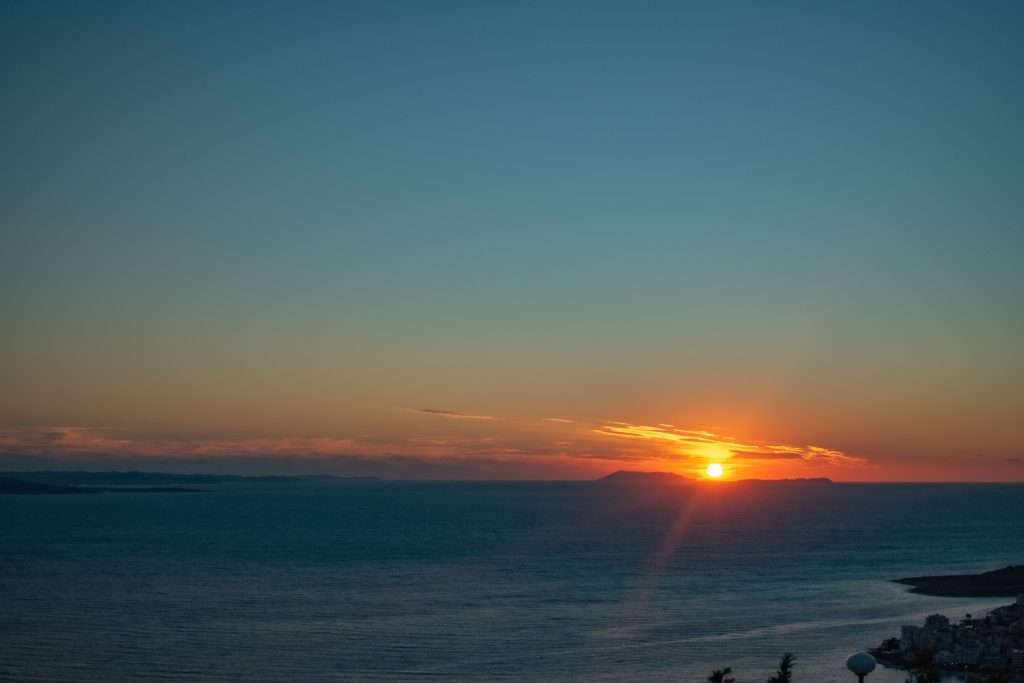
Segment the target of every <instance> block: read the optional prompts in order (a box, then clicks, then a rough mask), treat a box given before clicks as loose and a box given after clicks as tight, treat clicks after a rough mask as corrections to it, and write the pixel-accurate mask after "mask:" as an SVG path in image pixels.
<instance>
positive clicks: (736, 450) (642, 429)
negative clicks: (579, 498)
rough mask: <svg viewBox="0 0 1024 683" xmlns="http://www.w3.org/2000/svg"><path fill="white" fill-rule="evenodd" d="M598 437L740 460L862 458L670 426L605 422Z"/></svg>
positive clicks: (846, 461)
mask: <svg viewBox="0 0 1024 683" xmlns="http://www.w3.org/2000/svg"><path fill="white" fill-rule="evenodd" d="M593 432H594V433H595V434H599V435H601V436H611V437H619V438H628V439H639V440H643V441H653V442H657V443H661V444H670V445H672V446H674V447H675V448H676V449H677V452H678V453H680V454H682V455H686V456H690V457H703V458H709V459H730V458H736V459H741V460H799V461H803V462H820V463H827V464H830V465H861V464H864V463H865V462H867V461H866V460H865V459H864V458H861V457H857V456H853V455H848V454H846V453H843V452H842V451H840V450H838V449H835V448H826V447H823V446H811V445H808V446H799V445H791V444H781V443H772V442H768V441H751V442H742V441H738V440H736V439H733V438H732V437H728V436H723V435H719V434H716V433H714V432H710V431H707V430H695V429H682V428H679V427H674V426H670V425H664V424H660V425H655V426H651V425H634V424H628V423H623V422H608V423H606V424H604V425H601V426H599V427H597V428H595V429H594V430H593Z"/></svg>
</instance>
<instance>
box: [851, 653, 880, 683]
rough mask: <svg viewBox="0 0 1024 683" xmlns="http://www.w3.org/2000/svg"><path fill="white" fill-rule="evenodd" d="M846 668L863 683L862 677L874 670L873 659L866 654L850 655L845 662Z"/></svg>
mask: <svg viewBox="0 0 1024 683" xmlns="http://www.w3.org/2000/svg"><path fill="white" fill-rule="evenodd" d="M846 668H847V669H849V670H850V671H852V672H853V673H854V674H856V675H857V680H858V681H860V683H864V677H865V676H867V675H868V674H869V673H871V672H872V671H874V670H875V658H874V657H872V656H871V655H869V654H868V653H867V652H858V653H856V654H852V655H850V658H849V659H847V660H846Z"/></svg>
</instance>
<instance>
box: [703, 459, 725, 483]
mask: <svg viewBox="0 0 1024 683" xmlns="http://www.w3.org/2000/svg"><path fill="white" fill-rule="evenodd" d="M722 472H723V470H722V466H721V465H720V464H719V463H717V462H713V463H711V464H710V465H708V469H707V475H708V477H710V478H711V479H718V478H719V477H721V476H722Z"/></svg>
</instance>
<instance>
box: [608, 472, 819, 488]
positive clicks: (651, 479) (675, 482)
mask: <svg viewBox="0 0 1024 683" xmlns="http://www.w3.org/2000/svg"><path fill="white" fill-rule="evenodd" d="M597 481H598V482H599V483H605V484H628V485H640V484H643V485H652V484H653V485H662V486H664V485H671V486H680V485H685V484H695V483H698V481H699V480H697V479H692V478H690V477H685V476H683V475H681V474H675V473H673V472H639V471H633V470H618V471H616V472H612V473H611V474H609V475H608V476H606V477H601V478H600V479H598V480H597ZM831 483H832V480H831V479H826V478H824V477H819V478H811V479H722V480H720V481H716V482H715V484H732V485H735V484H766V485H778V484H815V485H819V484H831Z"/></svg>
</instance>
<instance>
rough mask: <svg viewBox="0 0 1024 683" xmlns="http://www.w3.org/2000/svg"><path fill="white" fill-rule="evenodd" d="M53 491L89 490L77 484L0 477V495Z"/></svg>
mask: <svg viewBox="0 0 1024 683" xmlns="http://www.w3.org/2000/svg"><path fill="white" fill-rule="evenodd" d="M55 493H56V494H62V493H89V491H88V490H87V489H83V488H79V487H77V486H60V485H56V484H40V483H37V482H34V481H22V480H21V479H13V478H11V477H0V495H37V494H55Z"/></svg>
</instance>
